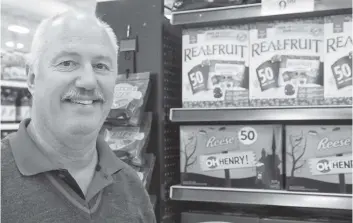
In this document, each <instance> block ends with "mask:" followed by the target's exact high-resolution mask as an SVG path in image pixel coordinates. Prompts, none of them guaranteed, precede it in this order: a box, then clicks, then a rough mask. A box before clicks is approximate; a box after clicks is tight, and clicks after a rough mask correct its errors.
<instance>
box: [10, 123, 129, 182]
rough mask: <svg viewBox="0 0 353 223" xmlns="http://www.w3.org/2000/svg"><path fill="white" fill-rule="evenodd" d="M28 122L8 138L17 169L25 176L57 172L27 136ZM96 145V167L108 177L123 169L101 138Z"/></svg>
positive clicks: (99, 137) (55, 167)
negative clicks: (102, 170) (101, 169)
mask: <svg viewBox="0 0 353 223" xmlns="http://www.w3.org/2000/svg"><path fill="white" fill-rule="evenodd" d="M30 121H31V119H25V120H23V121H22V122H21V123H20V126H19V129H18V131H17V133H16V134H15V136H14V137H12V138H10V145H11V148H12V153H13V156H14V158H15V162H16V165H17V168H18V169H19V171H20V172H21V174H22V175H25V176H32V175H36V174H39V173H44V172H48V171H51V170H58V169H59V168H58V167H57V166H55V165H54V164H53V163H52V162H50V160H49V159H48V158H47V157H46V156H45V155H44V154H43V153H42V152H41V151H40V150H39V149H38V147H37V146H36V144H35V142H34V141H33V140H32V138H31V137H30V136H29V134H28V130H27V126H28V124H29V123H30ZM96 145H97V146H96V147H97V152H98V164H97V167H98V166H99V168H103V169H104V170H105V171H106V173H107V174H110V175H111V174H113V173H115V172H117V171H119V170H121V169H123V168H124V164H123V161H121V160H120V159H119V158H117V157H116V155H115V154H114V153H113V151H112V150H111V149H110V147H109V145H108V144H107V143H106V142H105V141H104V139H103V137H102V136H98V139H97V144H96Z"/></svg>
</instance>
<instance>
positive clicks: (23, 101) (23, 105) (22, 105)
mask: <svg viewBox="0 0 353 223" xmlns="http://www.w3.org/2000/svg"><path fill="white" fill-rule="evenodd" d="M18 92H19V97H20V98H19V100H18V101H19V104H18V106H17V112H16V114H17V121H22V120H23V119H26V118H30V116H31V114H30V113H31V98H32V96H31V94H30V93H29V91H28V90H27V89H21V90H18Z"/></svg>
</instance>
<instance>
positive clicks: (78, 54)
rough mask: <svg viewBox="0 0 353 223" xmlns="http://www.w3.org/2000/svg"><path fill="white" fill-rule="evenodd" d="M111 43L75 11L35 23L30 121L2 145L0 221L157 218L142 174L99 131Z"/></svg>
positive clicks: (109, 92) (110, 77) (110, 73)
mask: <svg viewBox="0 0 353 223" xmlns="http://www.w3.org/2000/svg"><path fill="white" fill-rule="evenodd" d="M116 43H117V41H116V36H115V34H114V32H113V31H112V29H111V28H110V27H109V26H108V25H107V24H105V23H103V22H102V21H100V20H98V19H97V18H96V17H95V16H94V15H88V14H84V13H81V12H77V11H76V12H75V11H69V12H66V13H63V14H61V15H58V16H55V17H52V18H49V19H46V20H44V21H43V22H42V23H41V24H40V25H39V27H38V29H37V31H36V33H35V35H34V40H33V44H32V49H31V54H30V58H29V63H28V65H29V66H28V69H27V70H28V89H29V91H30V92H31V94H32V96H33V106H32V113H31V119H26V120H24V121H22V122H21V124H20V127H19V130H18V131H17V132H16V133H14V134H12V135H10V136H9V137H7V138H5V139H4V140H3V141H2V143H1V144H2V148H1V149H2V150H1V155H2V156H1V186H2V190H1V220H2V221H1V222H3V223H15V222H21V223H25V222H31V223H44V222H47V223H81V222H82V223H87V222H97V223H104V222H119V223H125V222H126V223H134V222H136V223H141V222H146V223H154V222H156V220H155V216H154V213H153V208H152V205H151V203H150V200H149V197H148V194H147V192H146V190H145V189H144V187H143V185H142V183H141V181H140V179H139V177H138V176H137V174H136V173H135V172H134V171H133V170H132V169H131V168H130V167H128V166H127V165H125V164H124V163H123V162H122V161H121V160H119V159H118V158H116V156H115V155H114V154H113V152H112V151H111V150H110V148H109V146H108V145H107V144H106V143H105V142H104V140H103V139H102V138H101V137H100V136H99V130H100V128H101V126H102V125H103V122H104V120H105V118H106V117H107V115H108V113H109V110H110V107H111V104H112V101H113V92H114V85H115V80H116V76H117V52H118V47H117V45H116Z"/></svg>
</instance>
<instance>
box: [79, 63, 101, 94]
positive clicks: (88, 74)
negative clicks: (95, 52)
mask: <svg viewBox="0 0 353 223" xmlns="http://www.w3.org/2000/svg"><path fill="white" fill-rule="evenodd" d="M76 87H78V88H84V89H86V90H94V89H95V88H96V87H97V78H96V74H95V72H94V70H93V68H92V65H91V64H87V65H85V66H84V67H83V69H81V72H80V75H79V77H78V78H77V80H76Z"/></svg>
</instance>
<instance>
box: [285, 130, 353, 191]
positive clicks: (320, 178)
mask: <svg viewBox="0 0 353 223" xmlns="http://www.w3.org/2000/svg"><path fill="white" fill-rule="evenodd" d="M285 150H286V151H285V152H286V165H285V166H286V188H287V189H288V190H295V191H309V192H328V193H352V162H353V161H352V126H348V125H347V126H331V125H328V126H324V125H322V126H295V125H293V126H286V149H285Z"/></svg>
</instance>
